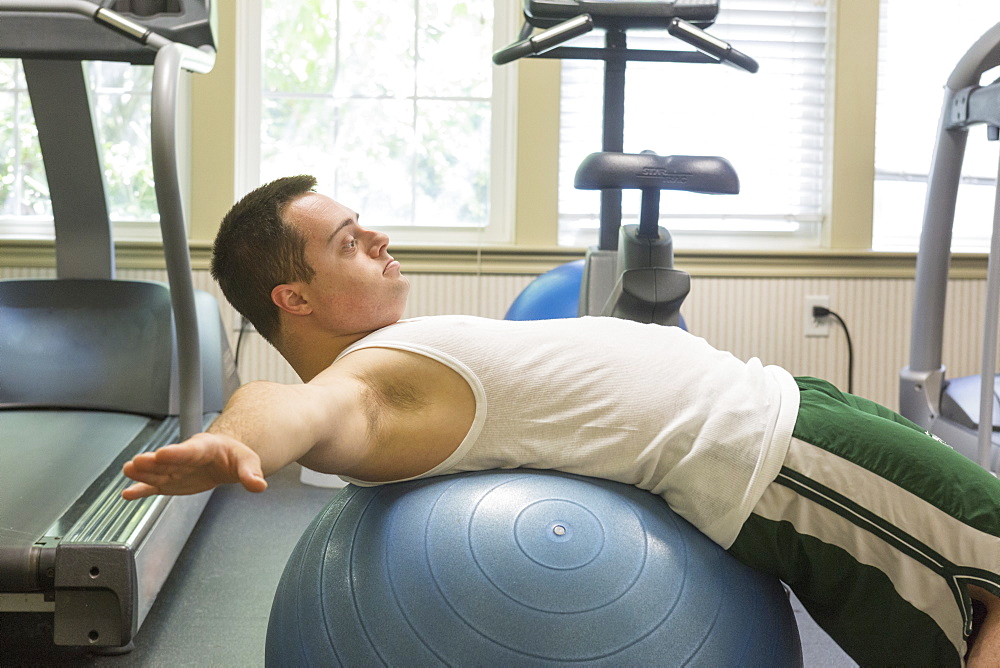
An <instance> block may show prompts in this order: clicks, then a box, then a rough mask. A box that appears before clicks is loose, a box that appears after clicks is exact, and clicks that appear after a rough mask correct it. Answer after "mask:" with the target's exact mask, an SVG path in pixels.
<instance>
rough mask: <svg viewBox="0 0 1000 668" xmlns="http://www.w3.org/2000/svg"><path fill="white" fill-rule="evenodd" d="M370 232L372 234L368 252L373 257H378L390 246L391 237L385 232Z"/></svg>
mask: <svg viewBox="0 0 1000 668" xmlns="http://www.w3.org/2000/svg"><path fill="white" fill-rule="evenodd" d="M368 231H369V233H370V234H371V238H370V239H369V241H368V251H369V253H371V256H372V257H378V256H379V255H381V254H382V251H384V250H385V249H386V248H387V247H388V246H389V236H388V235H387V234H385V233H383V232H376V231H374V230H368Z"/></svg>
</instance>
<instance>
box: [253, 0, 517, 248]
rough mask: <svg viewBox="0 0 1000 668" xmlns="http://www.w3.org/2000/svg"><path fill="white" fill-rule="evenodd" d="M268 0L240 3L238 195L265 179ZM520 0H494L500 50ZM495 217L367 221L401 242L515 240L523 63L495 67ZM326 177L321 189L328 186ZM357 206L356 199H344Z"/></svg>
mask: <svg viewBox="0 0 1000 668" xmlns="http://www.w3.org/2000/svg"><path fill="white" fill-rule="evenodd" d="M262 13H263V0H240V2H239V3H238V5H237V17H236V21H237V38H236V51H237V68H236V71H237V74H236V138H237V141H236V155H235V159H236V173H235V179H234V183H235V189H236V193H235V197H236V198H237V199H238V198H240V197H242V196H243V195H244V194H246V193H247V192H249V191H250V190H252V189H254V188H255V187H257V186H258V185H260V180H261V176H260V160H261V152H260V132H261V109H262V102H263V96H262V72H261V57H262V49H261V17H262ZM520 22H521V13H520V3H519V2H511V1H510V0H494V25H495V29H494V44H493V47H494V50H497V49H499V48H501V47H503V46H506V44H507V43H509V42H510V41H513V39H514V37H515V36H516V35H517V31H518V29H519V28H520ZM492 71H493V95H492V98H491V99H492V101H493V103H492V109H491V123H490V128H491V133H492V136H491V150H490V201H489V212H490V213H489V223H488V225H487V226H485V227H484V228H458V227H432V226H423V225H421V226H419V227H411V226H393V225H385V224H380V221H377V220H372V219H366V220H365V225H366V226H370V227H371V228H372V229H377V230H381V231H384V232H386V233H388V234H389V235H390V237H391V238H392V240H393V243H394V244H395V245H399V244H404V245H415V246H418V245H433V246H496V245H509V244H512V243H513V241H514V215H515V214H514V211H515V194H516V177H517V154H516V147H517V67H516V66H513V65H508V66H505V67H496V66H494V67H493V69H492ZM323 185H324V184H322V183H320V184H319V185H318V187H317V189H318V190H319V191H320V192H326V194H330V195H333V193H330V192H328V191H324V188H323ZM344 204H345V205H346V206H351V203H350V202H344Z"/></svg>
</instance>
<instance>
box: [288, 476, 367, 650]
mask: <svg viewBox="0 0 1000 668" xmlns="http://www.w3.org/2000/svg"><path fill="white" fill-rule="evenodd" d="M355 496H356V495H355V494H352V495H351V497H350V498H349V499H347V500H346V502H345V503H344V504H343V505H341V506H340V507H339V508H337V509H336V519H334V520H333V521H332V522H330V530H329V531H328V532H326V535H325V536H324V540H323V542H322V545H321V547H322V550H323V553H324V556H325V555H326V552H327V550H328V549H329V547H330V545H331V544H333V540H332V538H333V534H334V531H335V530H336V529H337V526H338V525H339V524H340V517H341V516H342V515H343V514H344V511H345V510H346V509H347V507H348V506H349V505H351V502H352V501H354V499H355ZM369 503H370V501H369ZM332 515H334V513H332V512H330V506H327V508H326V509H325V510H324V511H323V513H322V514H321V516H320V517H321V519H317V520H316V526H317V528H318V527H320V526H322V525H323V522H325V521H327V518H328V517H331V516H332ZM317 533H319V532H313V534H312V536H310V537H309V546H310V547H311V546H312V544H313V541H314V539H315V538H316V536H317ZM307 552H308V548H307ZM305 576H306V573H305V569H301V570H300V571H299V573H298V578H297V579H298V580H299V582H300V586H299V591H303V589H302V586H301V578H304V577H305ZM316 584H318V589H319V592H320V596H321V597H322V599H323V600H325V596H324V588H325V587H324V585H325V584H326V559H324V560H323V563H322V566H321V567H320V569H319V582H318V583H316ZM313 586H316V585H315V584H314V585H313ZM311 589H312V588H311V587H310V588H309V589H306V590H305V591H311ZM295 612H296V618H299V613H300V612H301V608H300V607H299V606H296V607H295ZM321 612H322V615H323V620H322V621H323V632H324V633H325V634H326V638H327V642H328V643H329V647H330V650H331V651H332V652H333V655H334V657H336V659H337V663H338V665H341V666H343V665H344V661H343V659H341V657H340V655H339V653H338V652H337V645H336V643H335V642H334V641H335V639H334V637H333V636H332V635H331V634H330V620H329V618H328V616H327V611H326V606H325V605H324V606H321ZM296 628H298V629H302V628H305V625H304V624H301V623H300V624H296ZM301 636H302V632H301V630H299V637H300V638H301ZM369 644H370V643H369ZM383 663H384V662H383Z"/></svg>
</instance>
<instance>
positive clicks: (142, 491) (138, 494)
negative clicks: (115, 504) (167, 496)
mask: <svg viewBox="0 0 1000 668" xmlns="http://www.w3.org/2000/svg"><path fill="white" fill-rule="evenodd" d="M159 493H160V492H159V490H158V489H157V488H156V487H153V486H152V485H147V484H146V483H144V482H137V483H134V484H132V485H129V486H128V487H126V488H125V489H123V490H122V498H124V499H125V500H126V501H135V500H136V499H142V498H145V497H147V496H153V495H154V494H159Z"/></svg>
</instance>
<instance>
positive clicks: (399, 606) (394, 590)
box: [359, 478, 482, 665]
mask: <svg viewBox="0 0 1000 668" xmlns="http://www.w3.org/2000/svg"><path fill="white" fill-rule="evenodd" d="M438 480H441V479H440V478H439V479H438ZM459 480H460V479H458V478H456V479H451V480H448V482H447V484H446V485H445V486H444V489H443V490H442V491H441V493H440V494H438V495H437V497H436V498H435V499H434V503H432V504H431V509H430V513H429V515H430V516H433V515H434V509H435V508H436V507H437V504H438V503H439V502H440V500H441V497H442V496H444V495H445V493H446V492H447V491H448V490H449V489H451V488H452V487H454V486H455V485H456V484H458V482H459ZM380 491H382V490H380ZM359 524H360V523H359ZM423 538H424V539H423V547H424V558H425V563H426V564H427V570H428V571H430V574H431V581H432V582H433V583H434V588H435V589H437V591H438V594H439V598H440V600H442V601H444V603H445V605H447V606H448V608H449V609H450V610H451V611H452V613H453V614H454V615H455V616H456V617H457V618H458V619H459V620H461V621H462V622H463V623H464V622H465V620H464V619H462V617H461V615H459V614H458V611H456V610H455V608H454V606H452V604H451V601H449V600H448V598H447V597H446V596H445V595H444V592H442V591H441V587H440V586H439V585H438V582H437V578H435V577H434V569H433V568H431V563H430V560H429V559H427V554H428V548H427V538H428V534H427V532H426V531H425V532H424V537H423ZM380 556H382V557H383V558H385V559H386V561H388V552H386V554H384V555H380ZM386 574H387V575H388V576H389V582H388V585H389V591H390V592H391V593H392V600H393V602H394V603H395V604H396V610H398V611H399V613H400V616H402V618H403V621H405V622H406V625H407V626H408V627H409V629H410V632H411V633H412V634H413V637H414V638H416V639H417V640H419V642H420V644H421V645H423V646H424V647H426V648H427V651H428V652H430V653H431V654H433V655H434V656H435V658H437V660H438V661H440V662H441V664H442V665H448V662H447V661H446V660H445V658H444V657H443V656H441V654H440V653H438V651H437V650H436V649H435V648H434V647H433V646H432V645H431V644H430V643H429V642H428V641H427V639H426V638H425V637H424V634H423V633H421V632H420V630H419V628H418V627H417V626H416V625H415V624H414V623H413V621H412V620H411V619H410V616H409V615H408V614H406V606H404V605H402V602H401V600H400V597H399V589H398V588H397V587H396V581H395V580H394V579H393V577H392V572H391V570H390V569H389V568H388V567H387V568H386ZM469 628H472V629H473V630H474V631H475V628H473V627H471V626H470V627H469ZM476 632H477V633H479V632H478V631H476ZM479 635H482V634H481V633H480V634H479ZM379 658H380V659H381V658H382V657H381V656H380V657H379ZM383 663H384V660H383Z"/></svg>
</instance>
